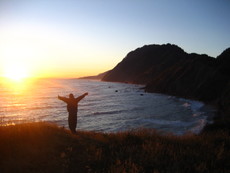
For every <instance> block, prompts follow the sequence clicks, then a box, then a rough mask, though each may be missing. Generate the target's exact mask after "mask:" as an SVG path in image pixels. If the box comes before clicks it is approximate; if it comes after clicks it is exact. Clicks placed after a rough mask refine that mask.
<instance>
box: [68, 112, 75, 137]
mask: <svg viewBox="0 0 230 173" xmlns="http://www.w3.org/2000/svg"><path fill="white" fill-rule="evenodd" d="M68 122H69V129H70V130H71V132H72V133H76V127H77V115H75V114H74V115H71V114H70V115H69V118H68Z"/></svg>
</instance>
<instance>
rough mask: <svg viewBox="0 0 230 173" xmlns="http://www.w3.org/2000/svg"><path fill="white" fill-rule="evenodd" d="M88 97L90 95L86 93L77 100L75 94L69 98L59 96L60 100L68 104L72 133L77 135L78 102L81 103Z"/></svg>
mask: <svg viewBox="0 0 230 173" xmlns="http://www.w3.org/2000/svg"><path fill="white" fill-rule="evenodd" d="M86 95H88V93H85V94H83V95H81V96H79V97H77V98H74V95H73V94H69V98H66V97H61V96H59V95H58V99H60V100H62V101H64V102H65V103H67V111H68V112H69V117H68V122H69V128H70V130H71V132H72V133H76V127H77V110H78V102H79V101H81V99H83V98H84V97H85V96H86Z"/></svg>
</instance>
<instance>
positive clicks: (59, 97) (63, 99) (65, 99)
mask: <svg viewBox="0 0 230 173" xmlns="http://www.w3.org/2000/svg"><path fill="white" fill-rule="evenodd" d="M58 99H59V100H62V101H63V102H66V103H67V102H68V98H66V97H61V96H59V95H58Z"/></svg>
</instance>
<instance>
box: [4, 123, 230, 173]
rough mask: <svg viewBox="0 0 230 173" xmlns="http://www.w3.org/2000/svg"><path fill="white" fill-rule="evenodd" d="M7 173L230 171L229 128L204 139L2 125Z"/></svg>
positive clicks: (145, 132)
mask: <svg viewBox="0 0 230 173" xmlns="http://www.w3.org/2000/svg"><path fill="white" fill-rule="evenodd" d="M0 170H1V173H4V172H23V173H24V172H25V173H26V172H55V173H59V172H79V173H81V172H83V173H85V172H110V173H117V172H118V173H120V172H122V173H126V172H127V173H128V172H130V173H131V172H132V173H135V172H147V173H148V172H154V173H158V172H159V173H160V172H230V137H229V131H228V130H226V129H218V130H215V131H211V132H206V131H204V132H203V133H201V134H200V135H194V134H187V135H183V136H174V135H160V134H158V133H157V132H156V131H154V130H146V129H140V130H137V131H127V132H121V133H109V134H106V133H96V132H86V131H78V132H77V135H73V134H71V133H70V131H69V130H66V129H63V128H60V127H57V126H56V125H54V124H48V123H26V124H20V125H15V126H6V127H0Z"/></svg>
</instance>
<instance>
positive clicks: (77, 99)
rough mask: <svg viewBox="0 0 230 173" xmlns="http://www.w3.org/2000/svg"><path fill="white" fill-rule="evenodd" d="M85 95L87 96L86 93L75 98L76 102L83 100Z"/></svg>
mask: <svg viewBox="0 0 230 173" xmlns="http://www.w3.org/2000/svg"><path fill="white" fill-rule="evenodd" d="M87 95H88V93H84V94H82V95H81V96H79V97H77V98H76V101H77V102H79V101H80V100H81V99H83V98H84V97H85V96H87Z"/></svg>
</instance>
